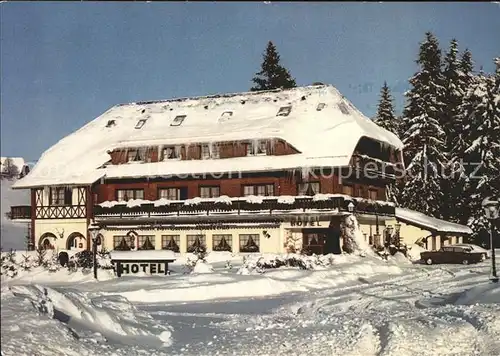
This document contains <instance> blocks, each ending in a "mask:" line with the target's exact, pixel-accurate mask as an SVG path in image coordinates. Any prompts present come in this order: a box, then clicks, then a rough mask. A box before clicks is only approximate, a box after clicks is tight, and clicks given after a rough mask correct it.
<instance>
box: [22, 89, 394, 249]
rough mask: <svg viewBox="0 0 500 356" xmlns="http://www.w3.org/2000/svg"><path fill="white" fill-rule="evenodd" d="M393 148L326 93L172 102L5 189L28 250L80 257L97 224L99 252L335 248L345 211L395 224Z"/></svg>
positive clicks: (81, 135) (79, 145)
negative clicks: (26, 195) (12, 196)
mask: <svg viewBox="0 0 500 356" xmlns="http://www.w3.org/2000/svg"><path fill="white" fill-rule="evenodd" d="M401 150H402V143H401V141H400V140H399V139H398V138H397V137H396V136H394V135H393V134H392V133H390V132H388V131H386V130H384V129H382V128H380V127H378V126H377V125H375V124H374V123H373V122H372V121H371V120H369V119H368V118H366V117H365V116H364V115H363V114H361V113H360V112H359V111H358V110H357V109H356V108H354V106H353V105H352V104H351V103H349V102H348V101H347V100H346V99H345V98H344V97H343V96H342V95H341V94H340V93H339V92H338V91H337V90H336V89H335V88H333V87H332V86H312V87H303V88H295V89H290V90H274V91H265V92H255V93H240V94H227V95H215V96H208V97H200V98H187V99H172V100H165V101H159V102H145V103H132V104H125V105H118V106H115V107H113V108H111V109H110V110H108V111H107V112H106V113H104V114H103V115H101V116H100V117H98V118H97V119H95V120H93V121H91V122H90V123H88V124H87V125H85V126H84V127H82V128H81V129H79V130H78V131H76V132H74V133H72V134H70V135H68V136H67V137H65V138H64V139H62V140H61V141H59V142H58V143H57V144H56V145H54V146H53V147H52V148H50V149H49V150H48V151H46V152H45V153H44V154H43V155H42V157H41V159H40V160H39V161H38V163H37V165H36V166H35V167H34V169H33V170H32V171H31V172H30V174H28V176H26V177H24V178H23V179H21V180H19V181H18V182H16V184H15V186H14V188H16V189H31V206H30V207H29V215H30V219H31V233H32V246H33V247H36V246H42V247H47V248H52V247H53V248H58V249H85V248H90V239H89V236H88V233H87V229H88V227H89V225H90V223H91V222H95V223H96V224H98V225H99V226H100V227H101V234H102V236H103V238H104V240H103V244H104V246H105V247H106V248H107V249H130V248H139V249H172V250H174V251H176V252H189V251H192V250H193V249H195V248H196V247H197V246H199V245H201V244H203V245H204V246H206V247H207V249H208V250H214V251H221V250H224V251H233V252H257V251H258V252H282V251H285V250H286V249H287V248H288V249H294V248H299V249H300V248H307V249H309V250H311V251H312V252H317V253H324V252H339V251H340V250H341V247H342V218H343V216H345V215H347V214H351V213H354V214H356V215H357V216H358V220H359V221H360V223H361V224H364V225H369V226H373V233H374V234H377V233H378V231H379V225H383V224H384V220H385V219H387V218H391V217H393V216H394V207H393V206H392V205H391V204H389V203H386V202H385V187H386V185H387V184H388V183H390V182H391V181H393V180H394V179H395V174H396V173H397V172H396V171H397V168H398V167H399V166H400V165H401V157H402V152H401ZM17 209H18V210H16V211H18V213H19V214H21V213H22V214H23V215H26V214H27V210H26V209H24V210H23V209H22V208H19V207H17ZM12 213H13V214H15V210H14V209H13V210H12ZM14 218H15V217H14Z"/></svg>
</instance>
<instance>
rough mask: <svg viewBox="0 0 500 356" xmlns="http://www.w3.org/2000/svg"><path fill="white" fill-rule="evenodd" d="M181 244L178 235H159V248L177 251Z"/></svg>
mask: <svg viewBox="0 0 500 356" xmlns="http://www.w3.org/2000/svg"><path fill="white" fill-rule="evenodd" d="M180 245H181V236H180V235H162V236H161V249H162V250H170V251H174V252H179V251H180V248H179V246H180Z"/></svg>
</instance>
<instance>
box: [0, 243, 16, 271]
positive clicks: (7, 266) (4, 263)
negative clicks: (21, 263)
mask: <svg viewBox="0 0 500 356" xmlns="http://www.w3.org/2000/svg"><path fill="white" fill-rule="evenodd" d="M17 273H18V265H17V263H16V251H14V250H12V249H11V250H10V251H9V252H7V253H2V258H1V260H0V275H5V276H7V277H10V278H13V277H15V276H17Z"/></svg>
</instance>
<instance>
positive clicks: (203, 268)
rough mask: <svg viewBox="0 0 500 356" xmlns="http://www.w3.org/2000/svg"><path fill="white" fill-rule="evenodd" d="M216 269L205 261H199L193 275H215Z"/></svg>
mask: <svg viewBox="0 0 500 356" xmlns="http://www.w3.org/2000/svg"><path fill="white" fill-rule="evenodd" d="M213 271H214V268H213V267H212V266H211V265H210V264H209V263H207V262H206V261H205V260H200V259H198V260H197V261H196V263H195V265H194V267H193V269H192V273H213Z"/></svg>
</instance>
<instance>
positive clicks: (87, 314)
mask: <svg viewBox="0 0 500 356" xmlns="http://www.w3.org/2000/svg"><path fill="white" fill-rule="evenodd" d="M11 291H12V293H13V294H14V295H15V296H18V297H23V298H27V299H29V300H30V301H31V302H32V304H33V306H34V307H35V308H36V309H37V310H38V311H39V312H41V313H44V314H47V316H48V317H49V318H53V319H58V320H60V321H63V322H65V323H67V324H68V325H70V326H71V325H75V326H76V325H78V326H80V327H84V328H86V329H90V330H92V331H96V332H99V333H101V334H103V335H106V336H109V337H115V338H116V337H117V338H119V339H123V340H125V339H127V338H128V339H133V338H134V337H140V338H147V339H149V341H153V342H154V341H157V342H156V343H157V345H158V346H170V345H171V344H172V328H171V327H170V326H168V325H165V324H164V323H161V324H159V323H157V322H155V320H154V319H153V318H152V317H151V316H150V315H149V314H147V313H145V312H142V311H139V310H138V309H137V308H135V307H134V306H133V305H132V304H130V302H129V301H127V300H126V299H124V298H123V297H119V296H114V297H110V296H108V297H106V298H100V297H97V298H90V297H88V296H87V295H85V294H84V293H82V292H76V291H64V293H63V292H59V291H56V290H54V289H51V288H47V287H43V286H40V285H32V286H13V287H11ZM155 339H156V340H155Z"/></svg>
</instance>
